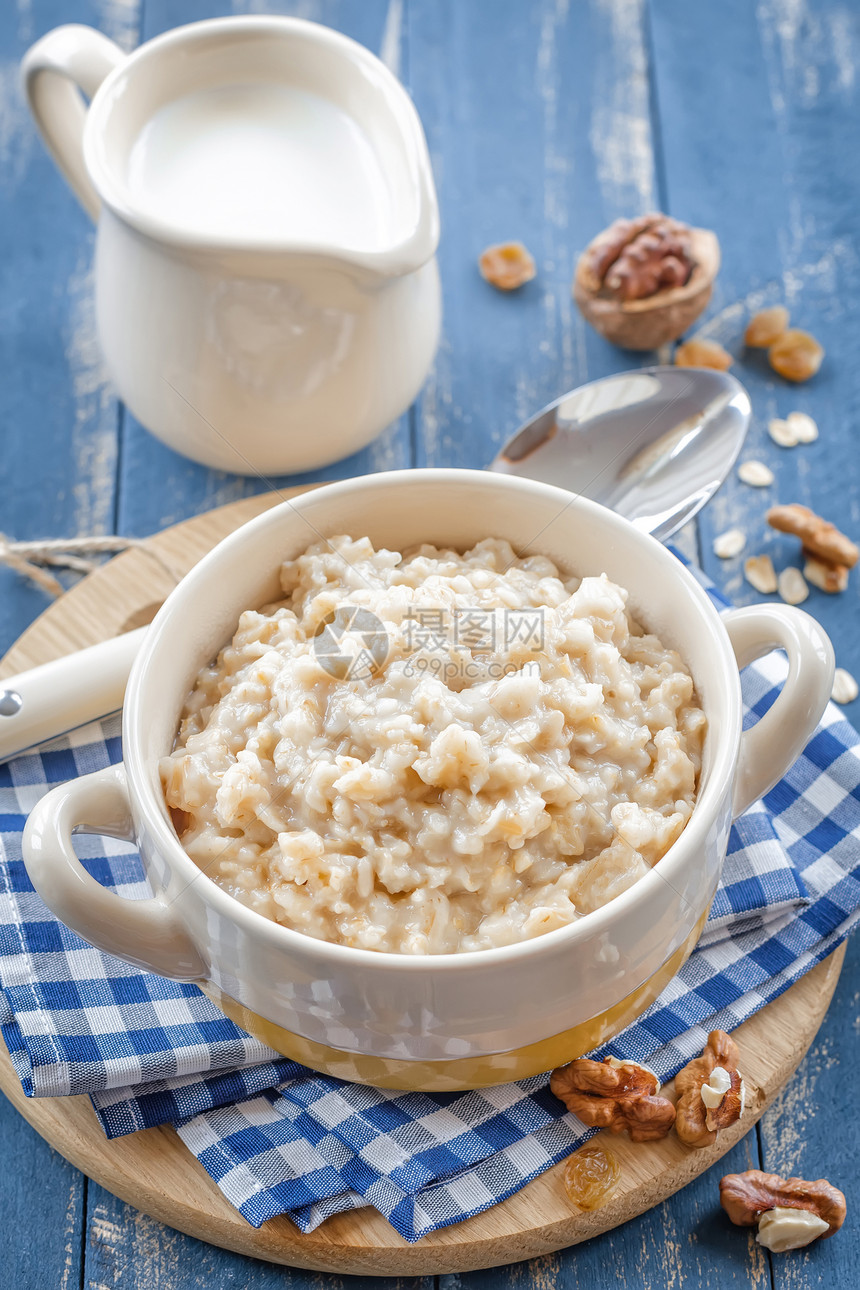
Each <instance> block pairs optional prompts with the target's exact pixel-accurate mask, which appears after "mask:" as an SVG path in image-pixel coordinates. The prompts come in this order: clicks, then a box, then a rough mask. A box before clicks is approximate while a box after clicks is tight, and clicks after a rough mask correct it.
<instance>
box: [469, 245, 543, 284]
mask: <svg viewBox="0 0 860 1290" xmlns="http://www.w3.org/2000/svg"><path fill="white" fill-rule="evenodd" d="M478 268H479V269H480V270H481V277H482V278H484V279H485V280H486V281H487V282H489V283H490V285H491V286H493V287H498V289H499V291H515V290H516V288H517V287H522V286H523V285H524V284H525V283H526V282H531V280H532V278H533V277H534V276H535V274H536V273H537V269H536V268H535V262H534V257H533V256H532V254H531V253H530V252H529V251H528V250H527V249H526V248H525V247H524V246H523V244H522V242H499V243H497V244H496V245H495V246H488V247H487V249H486V251H482V252H481V255H480V257H479V259H478Z"/></svg>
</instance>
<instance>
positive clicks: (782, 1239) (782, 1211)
mask: <svg viewBox="0 0 860 1290" xmlns="http://www.w3.org/2000/svg"><path fill="white" fill-rule="evenodd" d="M829 1231H830V1225H829V1223H826V1222H825V1221H824V1219H823V1218H819V1217H818V1215H817V1214H813V1213H811V1211H810V1210H808V1209H788V1208H786V1206H784V1205H776V1206H774V1208H773V1209H766V1210H765V1212H764V1213H763V1214H762V1216H761V1218H760V1219H759V1221H758V1233H757V1234H756V1238H755V1239H756V1240H757V1241H758V1243H759V1245H763V1246H764V1247H765V1249H766V1250H771V1251H772V1252H773V1253H774V1254H784V1253H785V1251H786V1250H800V1249H802V1248H803V1246H804V1245H811V1244H812V1242H813V1241H816V1240H817V1239H818V1237H819V1236H823V1235H824V1234H825V1232H829Z"/></svg>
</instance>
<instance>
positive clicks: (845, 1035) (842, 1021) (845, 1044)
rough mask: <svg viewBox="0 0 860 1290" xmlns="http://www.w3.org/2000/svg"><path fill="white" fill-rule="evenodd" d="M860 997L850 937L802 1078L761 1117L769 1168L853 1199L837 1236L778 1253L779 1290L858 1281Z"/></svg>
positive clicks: (858, 948)
mask: <svg viewBox="0 0 860 1290" xmlns="http://www.w3.org/2000/svg"><path fill="white" fill-rule="evenodd" d="M858 997H860V945H858V943H857V940H856V939H855V940H853V941H851V942H849V945H848V951H847V953H846V956H845V967H844V975H843V977H842V979H841V981H840V984H839V986H838V987H837V991H836V994H835V995H834V998H833V1002H832V1004H831V1005H830V1009H829V1011H828V1013H827V1015H826V1017H825V1019H824V1024H823V1025H822V1028H821V1030H820V1031H819V1034H818V1038H817V1039H816V1040H815V1042H814V1044H813V1045H812V1048H811V1049H810V1050H809V1052H808V1054H807V1056H806V1057H805V1058H804V1060H803V1062H802V1064H801V1067H800V1070H799V1071H798V1073H797V1076H796V1077H795V1078H794V1079H793V1080H792V1081H791V1082H790V1083H789V1084H788V1085H787V1086H786V1088H785V1089H784V1090H783V1092H782V1093H781V1094H780V1096H779V1097H778V1098H777V1099H776V1101H775V1102H774V1105H773V1106H772V1107H771V1109H770V1110H769V1111H768V1112H767V1113H766V1114H765V1116H764V1118H763V1119H762V1121H761V1125H760V1131H761V1138H762V1147H763V1155H764V1161H765V1163H764V1164H763V1165H762V1168H764V1169H767V1170H769V1171H770V1172H772V1173H778V1174H781V1175H782V1176H783V1177H787V1176H795V1177H800V1178H827V1179H828V1180H829V1181H830V1182H832V1183H833V1184H834V1186H836V1187H841V1188H842V1190H843V1191H844V1192H845V1194H846V1197H847V1199H848V1220H847V1222H846V1223H845V1226H844V1227H843V1229H842V1230H841V1231H840V1232H838V1233H837V1235H836V1236H834V1237H832V1238H831V1239H830V1240H827V1241H818V1242H816V1244H815V1245H814V1246H813V1247H812V1248H811V1249H810V1250H808V1251H807V1252H805V1253H803V1254H801V1255H799V1256H794V1257H791V1256H789V1255H786V1256H783V1257H780V1256H777V1257H776V1258H774V1260H773V1268H774V1286H775V1287H777V1290H806V1287H807V1286H810V1285H824V1286H842V1285H845V1286H847V1285H849V1284H851V1282H852V1280H855V1279H856V1278H853V1277H852V1276H851V1274H850V1273H849V1269H850V1268H855V1269H856V1268H857V1267H858V1264H860V1231H858V1226H857V1221H856V1205H857V1158H858V1152H860V1134H858V1130H857V1123H856V1120H855V1119H854V1118H853V1117H852V1116H851V1115H850V1114H846V1088H852V1087H854V1088H856V1083H857V1076H856V1071H857V1063H858V1059H860V1045H858V1038H857V1000H858Z"/></svg>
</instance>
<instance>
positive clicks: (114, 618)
mask: <svg viewBox="0 0 860 1290" xmlns="http://www.w3.org/2000/svg"><path fill="white" fill-rule="evenodd" d="M298 491H300V490H298V489H295V488H293V489H285V490H282V491H280V492H277V493H268V494H265V495H263V496H258V497H252V498H248V499H245V500H243V501H239V502H233V503H232V504H230V505H228V506H224V507H220V508H218V509H217V510H214V511H211V512H208V513H207V514H205V515H202V516H198V517H197V518H196V519H192V520H187V521H185V523H183V524H179V525H177V526H175V527H173V528H170V529H168V530H167V531H166V532H164V533H162V534H159V535H158V536H156V537H153V538H151V539H149V541H148V542H147V544H146V547H145V548H139V549H136V550H134V551H130V552H128V553H127V554H125V555H122V556H119V557H118V558H117V559H115V560H112V561H111V562H110V563H109V564H108V565H106V566H105V567H104V568H103V569H101V570H99V571H98V573H96V574H93V575H92V576H91V577H89V578H87V579H86V580H85V581H84V582H82V583H81V584H80V585H79V586H78V587H76V588H75V589H74V590H72V591H69V592H68V593H67V594H66V595H65V596H63V597H62V599H60V600H59V601H58V602H57V603H56V604H55V605H53V606H52V607H51V608H50V609H48V610H46V611H45V613H44V614H42V615H41V616H40V618H38V619H37V621H36V622H35V623H34V624H33V626H32V627H30V628H29V629H28V630H27V631H26V632H25V633H24V634H23V635H22V637H21V639H20V640H19V641H18V642H17V644H16V645H15V646H14V648H13V649H12V650H11V651H10V652H9V653H8V654H7V656H6V658H5V659H4V660H3V663H2V665H0V676H2V675H3V674H4V673H6V674H8V673H10V672H12V671H13V670H14V671H18V670H22V669H24V668H28V667H34V666H36V665H37V664H39V663H46V662H48V661H50V660H51V659H53V658H55V657H57V656H58V655H60V654H62V653H63V652H65V651H66V650H67V649H68V647H69V644H70V642H72V641H73V642H74V645H75V646H76V647H79V646H84V645H94V644H96V643H97V642H98V641H100V640H104V639H106V638H107V637H108V636H110V635H113V634H115V633H116V632H117V631H119V630H121V629H122V628H123V626H124V625H125V624H126V623H128V622H129V621H137V619H138V618H139V617H140V614H141V611H147V610H149V609H150V608H151V606H153V605H154V604H157V603H158V602H159V601H160V600H161V599H162V597H163V596H164V595H165V594H166V592H167V591H168V590H169V589H170V586H171V584H172V583H173V582H174V581H175V579H176V578H178V577H181V576H182V574H183V573H185V572H186V571H187V570H188V569H189V568H191V566H192V565H193V564H195V563H196V561H197V560H198V559H199V558H200V557H201V555H203V554H205V552H206V551H207V550H209V549H210V548H211V547H212V546H214V545H215V543H216V542H217V541H218V540H219V539H220V538H221V537H224V536H226V534H227V533H229V532H232V530H233V529H235V528H236V527H238V525H239V524H241V523H244V522H245V521H246V520H248V519H251V518H252V517H253V516H255V515H257V514H259V513H260V512H261V511H262V510H263V509H265V508H266V507H268V506H271V505H274V504H275V503H277V502H280V501H287V500H289V498H290V497H291V496H293V495H295V493H296V492H298ZM843 957H844V948H840V949H839V950H837V951H836V953H835V954H833V955H832V956H831V957H830V958H829V959H828V960H827V961H826V962H824V963H821V964H819V966H818V967H817V968H815V969H814V971H812V972H810V973H809V974H808V975H807V976H805V977H804V978H803V979H802V980H800V981H798V982H797V983H796V984H795V985H794V986H793V987H792V988H791V989H790V990H788V991H786V993H785V994H784V995H782V996H781V997H780V998H779V999H777V1000H775V1001H774V1003H772V1004H771V1005H770V1006H769V1007H767V1008H765V1009H763V1010H762V1011H761V1012H759V1013H757V1014H756V1015H755V1016H754V1017H751V1018H750V1020H749V1021H747V1022H745V1023H744V1025H743V1026H741V1027H740V1028H739V1029H738V1031H737V1032H736V1040H737V1043H738V1046H739V1048H740V1051H741V1069H742V1070H743V1072H744V1078H745V1081H746V1086H747V1097H746V1112H745V1115H744V1117H743V1119H742V1120H741V1121H739V1122H738V1124H736V1125H733V1126H732V1128H731V1129H730V1130H728V1131H726V1132H724V1133H722V1134H720V1136H719V1138H718V1139H717V1141H716V1143H714V1145H713V1146H712V1147H710V1148H708V1149H707V1150H702V1151H690V1150H688V1149H687V1148H686V1147H684V1146H683V1145H682V1143H681V1142H680V1141H679V1140H678V1139H677V1138H676V1137H675V1136H674V1135H671V1136H670V1137H668V1138H666V1139H664V1140H663V1141H661V1142H655V1143H649V1144H646V1145H642V1144H638V1145H637V1144H634V1143H631V1142H629V1141H627V1140H626V1139H613V1138H612V1137H611V1135H609V1134H602V1135H598V1137H597V1138H596V1139H595V1141H596V1142H602V1143H603V1144H604V1145H606V1146H607V1147H608V1148H609V1149H610V1150H611V1151H612V1154H613V1155H615V1157H616V1158H617V1159H618V1162H619V1164H620V1166H621V1182H620V1185H619V1187H618V1190H617V1192H616V1194H615V1195H614V1196H613V1197H612V1199H611V1201H610V1202H609V1203H608V1204H607V1205H605V1206H602V1207H601V1208H600V1209H598V1210H596V1211H594V1212H590V1213H589V1212H582V1211H579V1210H577V1208H576V1207H575V1206H572V1205H571V1204H570V1201H569V1200H568V1198H567V1196H566V1194H565V1192H564V1188H563V1182H562V1174H563V1171H564V1165H563V1164H560V1165H557V1166H556V1167H555V1168H553V1169H550V1170H548V1171H547V1172H546V1173H545V1174H543V1175H541V1177H539V1178H537V1179H535V1180H534V1181H533V1182H532V1183H530V1184H529V1185H528V1186H527V1187H526V1188H524V1189H523V1190H522V1191H520V1192H518V1193H517V1194H516V1195H514V1196H512V1197H511V1198H510V1199H509V1200H507V1201H505V1202H504V1203H503V1204H500V1205H497V1206H495V1207H494V1208H493V1209H491V1210H488V1211H487V1213H485V1214H479V1215H477V1216H476V1217H475V1218H472V1219H469V1220H468V1221H466V1222H463V1223H458V1224H455V1225H454V1226H452V1227H448V1228H444V1229H443V1230H442V1231H440V1232H434V1233H431V1234H430V1235H429V1236H426V1237H424V1238H423V1240H421V1241H420V1242H418V1244H417V1245H409V1244H408V1243H407V1242H406V1241H404V1240H403V1239H402V1238H401V1237H400V1236H398V1235H397V1233H396V1232H395V1231H394V1229H393V1228H392V1227H391V1225H390V1224H389V1223H388V1222H387V1221H386V1220H385V1219H384V1218H383V1217H382V1216H381V1215H380V1214H378V1213H377V1212H376V1211H375V1210H373V1209H370V1208H368V1209H364V1210H360V1211H358V1212H349V1213H345V1214H341V1215H338V1216H337V1217H335V1218H332V1219H329V1220H328V1221H327V1222H325V1223H324V1224H323V1225H322V1226H321V1227H320V1228H318V1229H317V1230H316V1231H315V1232H312V1233H310V1234H309V1235H307V1236H305V1235H303V1234H302V1233H301V1232H299V1231H298V1230H297V1229H296V1228H295V1226H294V1225H293V1224H292V1223H291V1222H290V1220H289V1219H287V1218H279V1219H274V1220H272V1221H270V1222H268V1223H265V1224H264V1225H263V1227H262V1228H260V1229H259V1230H257V1229H254V1228H252V1227H251V1226H250V1225H249V1224H248V1223H247V1222H246V1221H245V1220H244V1219H243V1218H242V1216H241V1215H240V1214H239V1213H238V1212H237V1211H236V1210H235V1209H234V1208H233V1207H232V1205H230V1204H229V1202H228V1201H226V1200H225V1199H224V1197H223V1196H222V1195H221V1193H220V1192H219V1190H218V1188H217V1187H216V1186H215V1184H214V1183H213V1182H212V1180H211V1179H210V1178H209V1177H208V1175H207V1174H206V1172H205V1171H204V1170H203V1169H202V1167H201V1166H200V1165H199V1164H198V1163H197V1161H196V1160H195V1159H194V1157H193V1156H192V1155H191V1153H190V1152H189V1151H187V1150H186V1148H185V1147H184V1146H183V1144H182V1143H181V1142H180V1141H179V1139H178V1138H177V1137H176V1135H175V1134H174V1132H173V1131H172V1129H170V1128H169V1127H164V1128H157V1129H149V1130H146V1131H145V1132H139V1133H135V1134H132V1135H130V1136H129V1137H127V1138H120V1139H118V1140H115V1141H113V1142H109V1141H107V1140H106V1139H105V1137H104V1133H103V1132H102V1129H101V1127H100V1126H99V1123H98V1121H97V1119H96V1116H95V1114H94V1112H93V1110H92V1107H91V1105H90V1102H89V1099H88V1098H86V1097H75V1098H39V1099H36V1098H30V1099H28V1098H27V1097H25V1096H24V1094H23V1092H22V1090H21V1087H20V1085H19V1082H18V1079H17V1076H16V1075H15V1072H14V1070H13V1068H12V1064H11V1062H10V1061H9V1058H8V1055H7V1054H6V1053H4V1052H2V1050H0V1088H2V1090H3V1092H4V1093H5V1094H6V1096H7V1097H8V1098H9V1100H10V1101H11V1102H12V1104H13V1105H14V1106H15V1107H16V1108H17V1109H18V1110H19V1111H20V1112H21V1114H22V1115H23V1116H24V1117H25V1118H26V1119H27V1120H29V1122H30V1123H31V1124H32V1125H33V1127H34V1128H35V1129H37V1131H38V1132H39V1133H40V1134H41V1135H42V1136H43V1137H44V1138H45V1139H46V1140H47V1141H48V1142H49V1143H50V1145H51V1146H52V1147H54V1148H55V1149H56V1150H57V1151H59V1153H60V1154H61V1155H62V1156H64V1157H65V1158H66V1159H67V1160H69V1161H70V1162H71V1163H72V1164H74V1165H76V1166H77V1167H78V1168H79V1169H81V1170H83V1172H84V1173H85V1174H86V1175H87V1176H88V1177H89V1178H92V1179H93V1180H94V1181H96V1182H97V1183H99V1184H100V1185H101V1186H102V1187H104V1188H106V1189H107V1191H109V1192H110V1193H111V1194H112V1195H114V1196H116V1197H118V1198H119V1199H121V1200H124V1201H127V1202H129V1203H130V1204H132V1205H133V1206H134V1208H135V1209H137V1210H141V1211H142V1212H143V1213H144V1214H146V1215H148V1216H150V1217H152V1218H155V1219H158V1220H160V1221H162V1222H164V1223H167V1224H169V1225H170V1226H171V1227H175V1228H178V1229H179V1231H181V1232H185V1233H188V1234H189V1235H191V1236H196V1237H199V1238H201V1239H202V1240H204V1241H208V1242H210V1243H212V1244H215V1245H217V1246H221V1247H223V1248H225V1249H227V1250H232V1251H235V1252H237V1253H240V1254H248V1255H254V1256H257V1257H259V1258H262V1259H267V1260H271V1261H273V1262H276V1263H286V1264H289V1265H293V1266H297V1267H306V1268H312V1269H316V1270H321V1271H325V1272H347V1273H352V1274H355V1273H366V1274H376V1275H380V1276H386V1277H388V1276H393V1275H398V1274H413V1273H419V1274H431V1275H432V1274H438V1273H446V1272H464V1271H466V1272H468V1271H472V1270H473V1269H475V1268H487V1267H497V1266H498V1265H499V1264H505V1263H508V1262H510V1261H512V1260H517V1259H527V1258H532V1257H534V1256H536V1255H540V1254H545V1253H547V1252H554V1251H555V1250H557V1249H560V1248H562V1247H567V1246H572V1245H575V1244H578V1243H579V1242H581V1241H585V1240H588V1239H589V1238H591V1237H593V1236H596V1235H599V1234H600V1233H601V1232H604V1231H608V1230H610V1229H612V1228H615V1227H617V1226H619V1224H622V1223H625V1222H627V1221H628V1220H629V1219H630V1218H633V1217H635V1216H636V1215H637V1214H640V1213H643V1212H645V1211H646V1210H648V1209H650V1208H651V1207H652V1206H653V1205H655V1204H657V1203H659V1202H660V1201H661V1200H664V1199H665V1198H666V1197H667V1196H670V1195H672V1194H673V1193H674V1192H675V1191H677V1190H678V1189H679V1188H681V1187H684V1186H686V1184H687V1183H689V1182H690V1181H691V1180H692V1179H693V1178H695V1177H697V1176H698V1175H699V1174H700V1173H702V1171H703V1170H705V1169H708V1168H709V1167H710V1166H711V1165H712V1164H714V1162H715V1161H717V1160H718V1159H720V1157H721V1156H723V1155H724V1154H725V1153H726V1152H727V1151H729V1150H731V1148H732V1147H733V1146H734V1145H735V1144H736V1143H737V1142H739V1141H740V1139H741V1138H742V1137H744V1135H745V1134H746V1133H748V1132H749V1130H750V1128H752V1126H753V1125H754V1124H755V1123H756V1121H757V1120H758V1119H759V1117H760V1116H761V1115H762V1113H763V1112H764V1110H765V1109H766V1108H767V1106H769V1105H770V1103H771V1102H772V1101H773V1099H774V1097H775V1096H776V1095H777V1094H778V1093H779V1092H780V1091H781V1089H782V1088H783V1086H784V1084H785V1082H786V1080H787V1079H788V1078H789V1077H790V1076H791V1075H792V1074H793V1073H794V1071H795V1069H796V1067H797V1065H798V1063H799V1062H800V1060H801V1058H802V1057H803V1055H804V1053H805V1052H806V1049H807V1048H808V1046H809V1044H810V1043H811V1041H812V1039H813V1037H814V1036H815V1033H816V1032H817V1030H818V1027H819V1025H820V1024H821V1020H822V1017H823V1016H824V1013H825V1012H826V1010H827V1006H828V1004H829V1002H830V999H831V997H832V994H833V991H834V989H835V986H836V982H837V980H838V978H839V971H840V968H841V966H842V960H843ZM669 1087H670V1091H671V1086H669Z"/></svg>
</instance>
